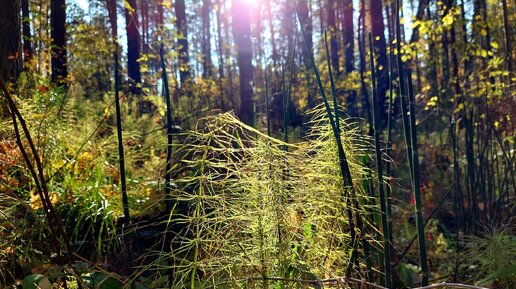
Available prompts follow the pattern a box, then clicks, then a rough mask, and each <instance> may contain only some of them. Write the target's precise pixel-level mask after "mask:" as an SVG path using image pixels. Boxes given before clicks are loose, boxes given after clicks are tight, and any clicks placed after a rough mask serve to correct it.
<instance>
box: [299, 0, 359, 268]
mask: <svg viewBox="0 0 516 289" xmlns="http://www.w3.org/2000/svg"><path fill="white" fill-rule="evenodd" d="M295 7H296V15H297V18H298V21H299V24H300V26H301V33H302V35H303V39H304V43H305V48H306V49H307V52H309V51H310V49H311V48H310V47H309V46H308V41H307V38H306V34H305V31H304V28H303V22H302V21H301V17H300V15H299V11H298V9H297V5H296V6H295ZM326 45H327V44H326ZM309 54H310V63H311V65H312V68H313V70H314V74H315V78H316V80H317V85H318V86H319V91H320V92H321V98H322V99H323V103H324V108H325V110H326V114H327V117H328V119H329V121H330V125H331V128H332V131H333V135H334V137H335V142H336V144H337V150H338V155H339V165H340V173H341V177H342V180H343V183H344V187H347V188H349V190H350V192H351V198H353V205H354V208H355V210H356V212H355V213H356V221H357V226H358V229H359V230H360V231H363V223H362V218H361V216H360V214H359V213H358V210H359V204H358V201H357V200H356V195H355V188H354V186H353V178H352V176H351V171H350V169H349V164H348V160H347V158H346V152H345V151H344V146H343V145H342V139H341V134H340V131H339V130H338V128H337V125H336V122H335V119H334V118H333V114H332V112H331V108H330V104H329V102H328V98H327V97H326V92H325V89H324V86H323V84H322V81H321V75H320V73H319V70H318V69H317V66H316V65H315V59H314V56H313V54H311V53H309ZM335 113H336V112H335ZM335 116H336V117H338V116H337V115H335ZM341 196H342V199H346V200H347V204H348V205H347V208H346V211H347V214H348V219H349V220H348V221H349V224H350V235H351V241H350V244H351V247H352V251H351V258H350V260H349V264H348V266H347V269H346V277H347V278H349V277H350V276H351V271H352V268H353V264H354V263H355V260H356V258H357V242H356V238H357V236H356V232H355V228H354V221H353V212H352V209H351V205H350V203H351V201H350V196H349V194H347V193H346V190H344V191H343V192H342V194H341Z"/></svg>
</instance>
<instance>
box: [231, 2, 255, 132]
mask: <svg viewBox="0 0 516 289" xmlns="http://www.w3.org/2000/svg"><path fill="white" fill-rule="evenodd" d="M232 12H233V13H232V14H233V33H234V34H235V44H236V46H237V51H238V52H237V53H238V56H237V62H238V69H239V72H240V73H239V76H240V110H239V112H238V116H239V117H240V119H241V120H242V121H243V122H244V123H246V124H248V125H253V87H252V80H253V65H252V62H251V60H252V58H253V51H252V46H251V24H250V19H249V7H248V5H247V4H246V3H244V2H243V1H242V0H233V5H232Z"/></svg>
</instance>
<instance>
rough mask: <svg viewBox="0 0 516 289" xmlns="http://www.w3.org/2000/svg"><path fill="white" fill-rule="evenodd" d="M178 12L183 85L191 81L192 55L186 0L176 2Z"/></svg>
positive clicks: (178, 37) (178, 41)
mask: <svg viewBox="0 0 516 289" xmlns="http://www.w3.org/2000/svg"><path fill="white" fill-rule="evenodd" d="M174 10H175V12H176V29H177V33H178V36H177V46H178V47H177V51H178V52H179V78H180V81H181V86H183V85H184V84H186V83H188V82H189V81H190V66H189V62H190V57H189V55H188V33H187V26H186V7H185V0H176V1H175V3H174Z"/></svg>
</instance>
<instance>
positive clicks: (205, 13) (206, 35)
mask: <svg viewBox="0 0 516 289" xmlns="http://www.w3.org/2000/svg"><path fill="white" fill-rule="evenodd" d="M211 6H212V5H211V0H204V2H203V6H202V29H203V45H202V49H203V77H204V78H208V77H211V75H212V64H211V25H210V12H211Z"/></svg>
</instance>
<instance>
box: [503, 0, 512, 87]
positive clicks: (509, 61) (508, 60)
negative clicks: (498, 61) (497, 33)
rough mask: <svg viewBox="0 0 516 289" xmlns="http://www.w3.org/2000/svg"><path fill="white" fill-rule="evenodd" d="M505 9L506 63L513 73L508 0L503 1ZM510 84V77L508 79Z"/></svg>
mask: <svg viewBox="0 0 516 289" xmlns="http://www.w3.org/2000/svg"><path fill="white" fill-rule="evenodd" d="M502 7H503V29H504V33H505V34H504V35H505V39H504V40H505V61H506V63H507V70H508V71H509V72H512V43H511V31H510V29H511V27H510V26H509V15H508V13H507V11H508V8H507V0H502ZM508 79H509V83H510V79H511V78H510V77H508Z"/></svg>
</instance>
